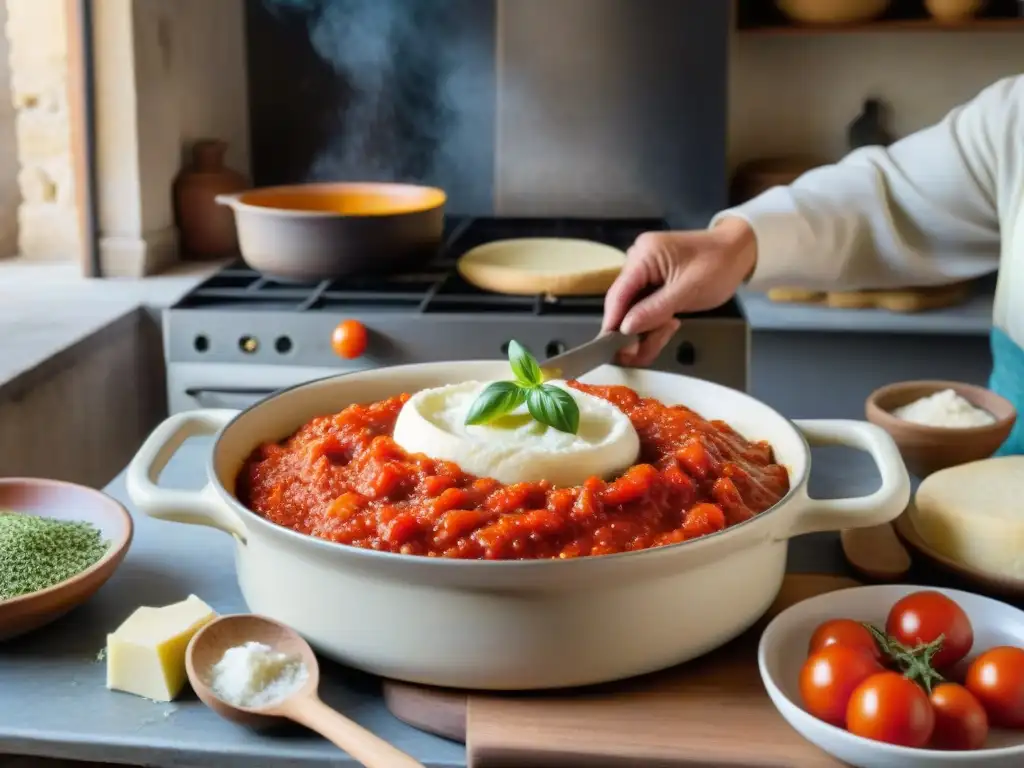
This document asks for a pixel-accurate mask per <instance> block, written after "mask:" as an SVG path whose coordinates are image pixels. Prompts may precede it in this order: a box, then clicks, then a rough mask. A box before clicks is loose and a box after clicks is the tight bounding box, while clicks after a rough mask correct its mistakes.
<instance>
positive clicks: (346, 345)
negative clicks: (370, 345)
mask: <svg viewBox="0 0 1024 768" xmlns="http://www.w3.org/2000/svg"><path fill="white" fill-rule="evenodd" d="M366 343H367V333H366V326H365V325H363V324H362V323H360V322H359V321H358V320H345V321H343V322H341V323H339V324H338V327H337V328H335V329H334V332H333V333H332V334H331V349H333V350H334V354H336V355H337V356H338V357H343V358H345V359H346V360H354V359H355V358H357V357H359V356H360V355H361V354H363V352H365V351H366Z"/></svg>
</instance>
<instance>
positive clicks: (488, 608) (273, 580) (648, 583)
mask: <svg viewBox="0 0 1024 768" xmlns="http://www.w3.org/2000/svg"><path fill="white" fill-rule="evenodd" d="M507 374H508V365H507V363H505V362H444V363H430V364H421V365H409V366H402V367H396V368H383V369H377V370H369V371H361V372H358V373H353V374H349V375H343V376H337V377H332V378H328V379H321V380H319V381H315V382H312V383H309V384H304V385H301V386H298V387H295V388H293V389H289V390H286V391H284V392H281V393H279V394H276V395H273V396H271V397H269V398H267V399H266V400H263V401H262V402H260V403H258V404H256V405H254V406H252V407H251V408H249V409H248V410H245V411H243V412H237V411H228V410H200V411H193V412H186V413H181V414H177V415H174V416H172V417H170V418H169V419H167V420H166V421H165V422H164V423H163V424H161V425H160V426H159V427H157V429H156V430H155V431H154V432H153V434H152V435H150V437H149V438H148V439H147V440H146V442H145V444H144V445H143V446H142V448H141V449H140V450H139V453H138V455H137V456H136V457H135V459H134V460H133V461H132V463H131V466H130V467H129V469H128V476H127V483H128V493H129V495H130V496H131V499H132V501H133V502H134V504H135V506H136V507H137V508H138V509H139V510H140V511H142V512H144V513H146V514H148V515H151V516H152V517H156V518H160V519H165V520H174V521H178V522H183V523H193V524H198V525H207V526H212V527H214V528H219V529H221V530H222V531H224V532H226V533H228V534H230V535H232V536H234V538H235V542H236V546H235V551H236V566H237V572H238V581H239V585H240V586H241V590H242V594H243V596H244V597H245V601H246V602H247V603H248V605H249V608H250V609H251V610H252V611H253V612H255V613H260V614H264V615H266V616H270V617H272V618H274V619H277V620H279V621H282V622H284V623H286V624H289V625H291V626H292V627H294V628H295V629H296V630H298V631H299V632H300V633H302V634H303V635H304V636H305V637H306V638H307V639H308V640H309V641H310V642H311V643H312V644H313V645H314V647H315V648H316V649H317V650H318V651H319V652H321V653H322V654H324V655H325V656H327V657H330V658H332V659H335V660H337V661H339V662H342V663H344V664H349V665H351V666H353V667H357V668H359V669H362V670H365V671H367V672H371V673H374V674H378V675H382V676H384V677H389V678H394V679H398V680H405V681H410V682H415V683H422V684H428V685H438V686H451V687H459V688H473V689H492V690H494V689H505V690H514V689H520V690H522V689H539V688H556V687H566V686H578V685H585V684H591V683H599V682H605V681H610V680H616V679H621V678H626V677H630V676H634V675H639V674H643V673H646V672H651V671H654V670H658V669H663V668H666V667H669V666H672V665H675V664H678V663H681V662H684V661H687V660H689V659H692V658H694V657H696V656H699V655H701V654H703V653H706V652H707V651H710V650H712V649H714V648H716V647H718V646H720V645H722V644H723V643H725V642H727V641H728V640H730V639H731V638H733V637H735V636H736V635H738V634H740V633H741V632H743V630H745V629H746V628H748V627H749V626H750V625H751V624H753V623H754V622H755V621H756V620H757V619H758V618H759V617H761V616H762V615H763V614H764V613H765V611H766V610H767V609H768V607H769V606H770V605H771V603H772V601H773V600H774V598H775V596H776V594H777V593H778V591H779V588H780V586H781V582H782V577H783V573H784V571H785V567H786V544H787V541H788V540H789V539H790V538H792V537H793V536H797V535H800V534H804V533H812V532H815V531H831V530H837V529H842V528H856V527H860V526H867V525H876V524H879V523H883V522H887V521H890V520H892V519H894V518H895V517H896V516H897V515H898V514H899V513H900V512H902V511H903V509H904V507H905V506H906V504H907V501H908V499H909V496H910V489H909V480H908V476H907V472H906V469H905V467H904V465H903V462H902V460H901V459H900V455H899V452H898V451H897V449H896V446H895V444H894V443H893V441H892V439H891V438H890V437H889V435H888V434H887V433H886V432H885V431H883V430H882V429H880V428H878V427H876V426H874V425H872V424H868V423H867V422H858V421H803V422H796V423H794V422H791V421H789V420H787V419H785V418H783V417H782V416H780V415H779V414H778V413H776V412H775V411H774V410H772V409H771V408H769V407H768V406H767V405H764V404H763V403H761V402H759V401H757V400H755V399H754V398H752V397H749V396H748V395H745V394H743V393H741V392H737V391H734V390H731V389H727V388H725V387H722V386H718V385H715V384H711V383H708V382H706V381H701V380H699V379H693V378H689V377H685V376H678V375H674V374H668V373H659V372H652V371H641V370H631V369H630V370H627V369H621V368H615V367H611V366H606V367H603V368H600V369H598V370H597V371H595V372H593V373H592V374H590V375H588V376H587V377H585V379H584V381H587V382H590V383H597V384H624V385H626V386H629V387H632V388H633V389H635V390H637V391H638V392H640V393H642V394H643V395H647V396H650V397H655V398H658V399H659V400H661V401H662V402H665V403H684V404H686V405H687V406H689V407H691V408H694V409H695V410H697V411H698V412H699V413H701V414H703V415H704V416H705V417H707V418H715V419H724V420H726V421H727V422H729V424H730V425H732V426H733V427H734V428H735V429H737V430H738V431H739V432H740V433H742V434H743V435H745V436H746V437H748V438H751V439H763V440H767V441H769V442H770V443H771V444H772V446H773V447H774V449H775V452H776V456H777V460H778V461H779V462H780V463H781V464H783V465H784V466H786V467H787V468H788V469H789V472H790V478H791V485H792V489H791V491H790V493H789V494H788V495H787V496H786V497H785V498H784V499H783V500H782V501H780V502H779V503H778V504H777V505H775V506H774V507H773V508H771V509H769V510H767V511H765V512H763V513H762V514H760V515H758V516H756V517H754V518H752V519H751V520H749V521H747V522H744V523H741V524H739V525H736V526H734V527H732V528H729V529H727V530H725V531H722V532H719V533H717V534H713V535H710V536H706V537H704V538H701V539H697V540H693V541H689V542H684V543H682V544H676V545H672V546H665V547H660V548H656V549H651V550H646V551H641V552H632V553H626V554H617V555H606V556H601V557H583V558H578V559H575V560H537V561H508V562H493V561H466V560H448V559H441V558H427V557H418V556H408V555H397V554H391V553H382V552H376V551H373V550H366V549H359V548H356V547H351V546H346V545H341V544H335V543H332V542H328V541H325V540H320V539H317V538H313V537H310V536H306V535H303V534H300V533H297V532H295V531H291V530H288V529H285V528H282V527H279V526H277V525H275V524H273V523H271V522H268V521H267V520H265V519H263V518H262V517H260V516H259V515H257V514H255V513H253V512H251V511H249V510H248V509H246V508H245V507H244V506H242V505H241V504H240V503H239V502H238V501H237V500H236V498H235V493H234V488H235V478H236V475H237V474H238V472H239V469H240V468H241V466H242V464H243V462H244V461H245V459H246V458H247V457H248V455H249V454H250V452H251V451H252V450H253V449H254V448H255V447H256V446H257V445H258V444H260V443H262V442H264V441H268V440H278V439H281V438H284V437H286V436H287V435H289V434H291V433H292V432H293V431H295V430H296V429H297V428H298V427H299V426H301V425H302V424H304V423H305V422H307V421H308V420H310V419H311V418H313V417H315V416H318V415H323V414H327V413H333V412H336V411H338V410H340V409H342V408H344V407H345V406H347V405H349V404H352V403H363V402H371V401H376V400H380V399H383V398H385V397H389V396H391V395H395V394H399V393H402V392H415V391H418V390H421V389H424V388H427V387H436V386H441V385H444V384H450V383H454V382H459V381H465V380H473V379H475V380H490V379H499V378H503V377H505V376H507ZM201 434H206V435H211V434H216V435H217V438H216V441H215V443H214V446H213V449H212V452H211V455H210V460H209V464H208V467H207V472H208V480H209V482H208V484H207V485H206V487H205V488H204V489H203V490H201V491H196V492H191V491H180V490H165V489H162V488H159V487H157V485H156V484H155V480H156V479H157V478H158V477H159V474H160V472H161V470H162V469H163V467H164V466H165V465H166V464H167V462H168V461H169V460H170V458H171V457H172V455H173V454H174V452H175V450H176V449H177V447H178V446H180V445H181V443H182V441H183V440H184V439H186V438H187V437H190V436H193V435H201ZM809 443H810V444H830V445H831V444H839V445H849V446H855V447H857V448H861V449H863V450H866V451H868V452H869V453H870V454H871V456H872V457H873V458H874V461H875V463H876V464H877V465H878V469H879V471H880V473H881V477H882V484H881V487H880V488H879V489H878V490H877V491H876V492H874V493H872V494H871V495H869V496H865V497H862V498H854V499H840V500H830V501H819V500H814V499H811V498H809V497H808V495H807V479H808V476H809V474H810V472H811V457H810V451H809V448H808V444H809ZM211 535H213V534H211Z"/></svg>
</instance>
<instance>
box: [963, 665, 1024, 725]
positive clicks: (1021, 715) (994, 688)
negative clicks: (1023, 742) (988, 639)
mask: <svg viewBox="0 0 1024 768" xmlns="http://www.w3.org/2000/svg"><path fill="white" fill-rule="evenodd" d="M965 684H966V686H967V690H969V691H970V692H971V693H973V694H974V695H975V697H976V698H977V699H978V701H979V702H981V706H982V707H984V709H985V712H986V713H987V714H988V719H989V722H990V723H992V725H994V726H997V727H1002V728H1024V650H1022V649H1020V648H1013V647H1011V646H999V647H996V648H990V649H989V650H987V651H985V652H984V653H983V654H981V655H980V656H979V657H978V658H976V659H975V660H974V661H972V662H971V666H970V667H968V668H967V680H966V683H965Z"/></svg>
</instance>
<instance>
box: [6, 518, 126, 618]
mask: <svg viewBox="0 0 1024 768" xmlns="http://www.w3.org/2000/svg"><path fill="white" fill-rule="evenodd" d="M109 547H110V542H108V541H104V539H103V535H102V533H101V532H100V531H99V529H98V528H96V527H95V526H94V525H92V524H90V523H84V522H77V521H69V520H56V519H53V518H48V517H39V516H37V515H22V514H16V513H12V512H4V511H0V601H3V600H10V599H12V598H15V597H21V596H22V595H28V594H31V593H32V592H38V591H39V590H41V589H47V588H48V587H52V586H55V585H57V584H60V583H61V582H62V581H67V580H68V579H70V578H72V577H74V576H77V575H78V574H80V573H81V572H82V571H84V570H85V569H86V568H89V567H90V566H92V565H94V564H95V563H97V562H98V561H99V560H100V558H102V557H103V556H104V555H105V554H106V553H107V549H109Z"/></svg>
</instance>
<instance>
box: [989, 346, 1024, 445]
mask: <svg viewBox="0 0 1024 768" xmlns="http://www.w3.org/2000/svg"><path fill="white" fill-rule="evenodd" d="M988 388H989V389H991V390H992V391H993V392H995V393H996V394H997V395H1002V396H1003V397H1005V398H1006V399H1007V400H1009V401H1010V402H1011V403H1013V404H1014V405H1015V406H1016V407H1017V412H1018V413H1024V349H1021V347H1020V346H1019V345H1018V344H1016V343H1015V342H1014V341H1013V340H1012V339H1011V338H1010V337H1009V336H1007V335H1006V333H1004V332H1003V331H1001V330H999V329H998V328H993V329H992V376H991V378H990V379H989V380H988ZM1020 454H1024V418H1018V419H1017V423H1016V424H1014V425H1013V431H1012V432H1011V433H1010V436H1009V437H1008V438H1007V439H1006V442H1005V443H1003V445H1002V447H1001V448H1000V449H999V450H998V451H996V454H995V455H996V456H1009V455H1020Z"/></svg>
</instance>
